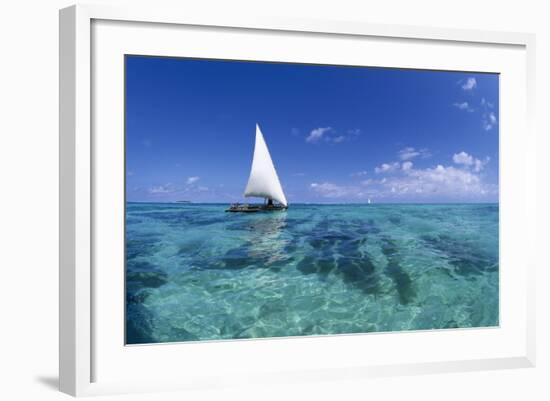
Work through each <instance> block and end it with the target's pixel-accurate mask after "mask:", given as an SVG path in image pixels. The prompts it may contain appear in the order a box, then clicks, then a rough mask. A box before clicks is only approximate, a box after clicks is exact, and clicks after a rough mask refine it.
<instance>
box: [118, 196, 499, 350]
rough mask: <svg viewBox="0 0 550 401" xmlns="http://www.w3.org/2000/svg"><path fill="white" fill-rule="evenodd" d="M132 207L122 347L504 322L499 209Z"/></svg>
mask: <svg viewBox="0 0 550 401" xmlns="http://www.w3.org/2000/svg"><path fill="white" fill-rule="evenodd" d="M227 206H228V205H226V204H223V205H222V204H176V203H164V204H163V203H131V202H129V203H127V209H126V343H127V344H143V343H162V342H180V341H198V340H225V339H242V338H265V337H281V336H306V335H334V334H345V333H346V334H347V333H371V332H390V331H403V330H429V329H447V328H466V327H489V326H498V324H499V241H498V232H499V207H498V204H370V205H356V204H345V205H318V204H315V205H313V204H291V205H290V208H289V209H288V210H287V211H283V212H269V213H251V214H243V213H225V212H224V210H225V209H226V208H227Z"/></svg>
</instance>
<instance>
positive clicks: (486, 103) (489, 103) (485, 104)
mask: <svg viewBox="0 0 550 401" xmlns="http://www.w3.org/2000/svg"><path fill="white" fill-rule="evenodd" d="M481 105H482V106H484V107H487V108H489V109H492V108H494V107H495V105H494V103H491V102H489V101H487V100H486V99H485V98H484V97H482V98H481Z"/></svg>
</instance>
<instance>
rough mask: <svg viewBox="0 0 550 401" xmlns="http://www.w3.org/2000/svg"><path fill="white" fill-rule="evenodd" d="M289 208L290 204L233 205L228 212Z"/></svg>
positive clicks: (275, 210)
mask: <svg viewBox="0 0 550 401" xmlns="http://www.w3.org/2000/svg"><path fill="white" fill-rule="evenodd" d="M286 209H288V206H282V205H231V206H230V207H229V209H226V212H231V213H261V212H280V211H283V210H286Z"/></svg>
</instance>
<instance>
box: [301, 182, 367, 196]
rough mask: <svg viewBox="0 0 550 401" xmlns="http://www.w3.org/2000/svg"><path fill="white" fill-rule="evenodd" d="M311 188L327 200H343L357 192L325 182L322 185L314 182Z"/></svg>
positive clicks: (353, 189)
mask: <svg viewBox="0 0 550 401" xmlns="http://www.w3.org/2000/svg"><path fill="white" fill-rule="evenodd" d="M309 187H310V188H311V189H312V190H314V191H315V192H317V193H318V194H319V195H321V196H323V197H325V198H342V197H344V196H349V195H352V194H354V193H356V192H357V191H356V190H355V188H352V187H351V188H348V187H345V186H340V185H336V184H332V183H330V182H323V183H320V184H319V183H316V182H314V183H311V184H310V186H309Z"/></svg>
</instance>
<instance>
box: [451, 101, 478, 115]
mask: <svg viewBox="0 0 550 401" xmlns="http://www.w3.org/2000/svg"><path fill="white" fill-rule="evenodd" d="M453 106H455V107H456V108H457V109H460V110H464V111H468V112H470V113H472V112H474V111H475V109H474V108H473V107H472V106H470V103H468V102H456V103H453Z"/></svg>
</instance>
